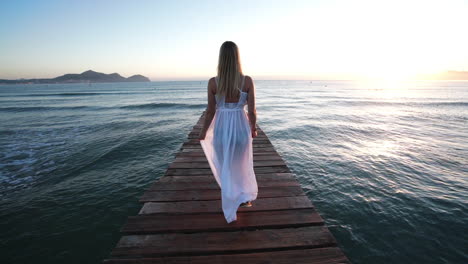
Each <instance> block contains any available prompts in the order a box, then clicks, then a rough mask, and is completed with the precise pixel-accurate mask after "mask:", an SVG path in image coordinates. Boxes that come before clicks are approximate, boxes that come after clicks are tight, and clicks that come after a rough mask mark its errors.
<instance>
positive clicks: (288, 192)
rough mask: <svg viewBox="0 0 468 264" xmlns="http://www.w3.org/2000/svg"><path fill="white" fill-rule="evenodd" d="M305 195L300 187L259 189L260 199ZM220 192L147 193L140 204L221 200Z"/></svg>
mask: <svg viewBox="0 0 468 264" xmlns="http://www.w3.org/2000/svg"><path fill="white" fill-rule="evenodd" d="M299 195H305V194H304V191H303V190H302V189H301V187H299V186H281V187H263V188H262V187H259V188H258V197H259V198H264V197H288V196H299ZM220 199H221V192H220V191H219V190H209V189H208V190H184V191H147V192H145V193H144V194H143V196H142V197H141V198H140V202H168V201H195V200H205V201H206V200H220Z"/></svg>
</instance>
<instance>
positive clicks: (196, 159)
mask: <svg viewBox="0 0 468 264" xmlns="http://www.w3.org/2000/svg"><path fill="white" fill-rule="evenodd" d="M262 160H267V161H270V160H281V161H282V160H283V159H282V158H281V157H280V156H278V155H263V156H260V155H254V156H253V161H254V162H256V161H262ZM173 162H208V160H207V159H206V156H200V157H196V156H195V157H194V156H177V157H176V158H175V160H174V161H173Z"/></svg>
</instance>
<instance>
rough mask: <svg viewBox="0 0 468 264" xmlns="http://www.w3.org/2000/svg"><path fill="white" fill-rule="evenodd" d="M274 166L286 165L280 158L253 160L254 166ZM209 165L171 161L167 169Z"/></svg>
mask: <svg viewBox="0 0 468 264" xmlns="http://www.w3.org/2000/svg"><path fill="white" fill-rule="evenodd" d="M274 166H286V163H284V161H282V160H264V161H254V168H255V167H274ZM209 168H210V165H209V163H208V162H206V163H205V162H175V161H174V162H172V163H171V164H170V165H169V169H209Z"/></svg>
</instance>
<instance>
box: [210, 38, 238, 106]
mask: <svg viewBox="0 0 468 264" xmlns="http://www.w3.org/2000/svg"><path fill="white" fill-rule="evenodd" d="M241 76H242V67H241V62H240V56H239V49H238V48H237V45H236V43H234V42H232V41H225V42H224V43H223V45H221V48H220V49H219V59H218V87H217V89H216V94H217V95H218V96H222V95H224V96H226V97H229V98H236V97H237V95H238V94H239V93H240V92H239V90H238V89H237V88H236V87H239V89H242V87H240V85H241V81H242V80H241Z"/></svg>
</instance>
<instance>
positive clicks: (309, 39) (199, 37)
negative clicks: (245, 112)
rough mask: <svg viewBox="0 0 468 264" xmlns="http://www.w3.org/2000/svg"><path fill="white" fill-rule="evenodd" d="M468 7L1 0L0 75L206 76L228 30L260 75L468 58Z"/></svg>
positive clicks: (424, 67)
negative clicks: (97, 72) (92, 71)
mask: <svg viewBox="0 0 468 264" xmlns="http://www.w3.org/2000/svg"><path fill="white" fill-rule="evenodd" d="M466 14H468V3H467V1H457V0H452V1H450V0H446V1H430V0H429V1H417V0H414V1H365V0H362V1H351V0H348V1H331V0H330V1H306V0H304V1H271V0H270V1H263V0H255V1H189V0H185V1H183V0H173V1H116V0H114V1H112V0H93V1H88V0H80V1H72V0H70V1H53V0H49V1H47V0H45V1H22V0H15V1H2V2H1V3H0V36H1V41H0V79H14V78H21V77H25V78H32V77H54V76H58V75H61V74H64V73H79V72H83V71H85V70H88V69H93V70H96V71H100V72H105V73H112V72H118V73H120V74H122V75H123V76H129V75H132V74H137V73H140V74H143V75H145V76H148V77H150V78H151V79H153V80H168V79H169V80H176V79H194V80H198V79H206V78H208V77H210V76H213V75H215V74H216V64H217V56H218V51H219V47H220V45H221V44H222V42H223V41H225V40H232V41H234V42H236V43H237V44H238V46H239V48H240V52H241V58H242V63H243V66H244V70H245V73H246V74H249V75H252V76H255V77H257V78H261V79H314V78H347V77H350V76H365V75H370V76H385V75H386V74H388V73H389V72H392V73H393V74H397V75H398V74H399V75H401V76H404V75H408V74H414V73H433V72H438V71H444V70H468V49H466V47H468V36H467V35H468V34H466V33H465V32H466V26H467V25H468V16H467V15H466Z"/></svg>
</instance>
